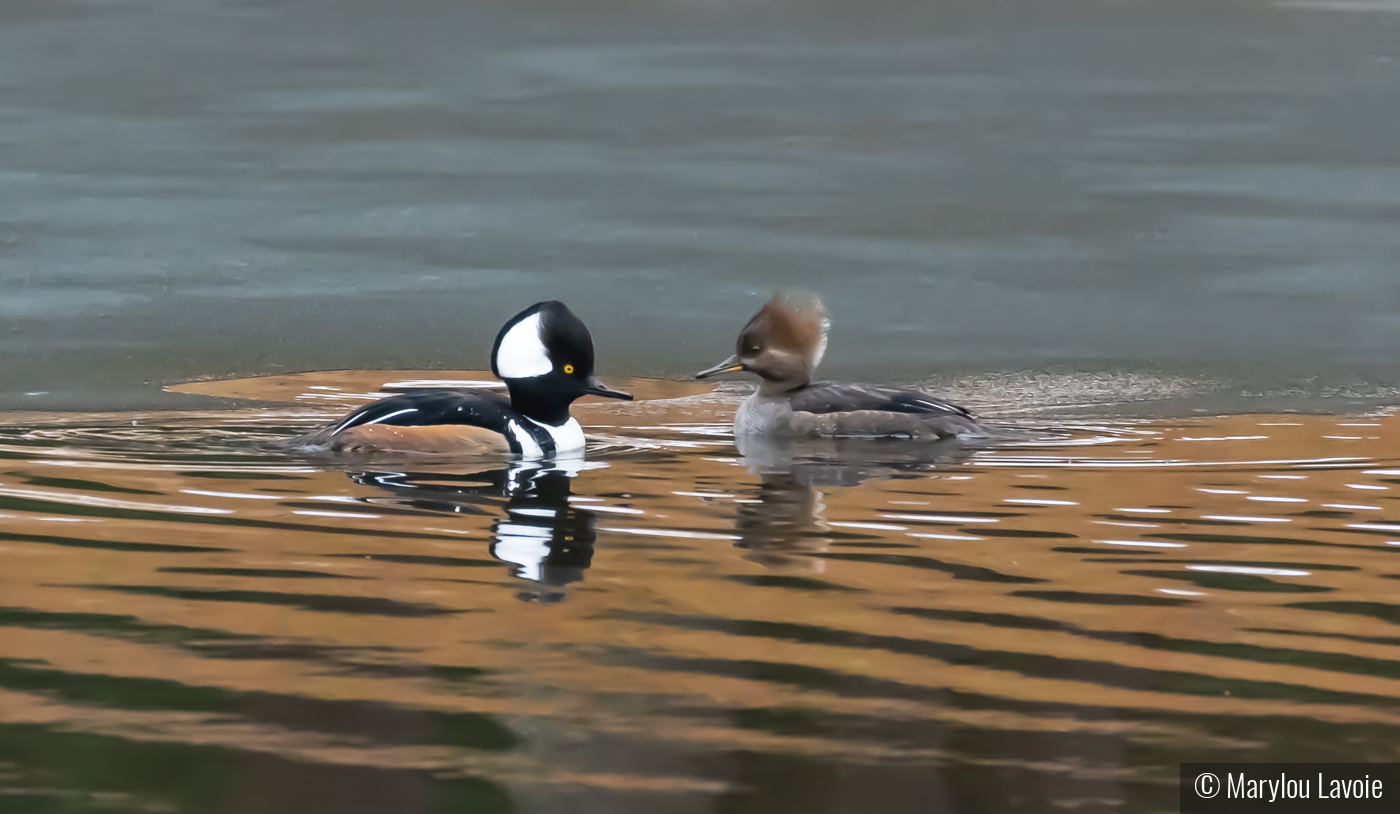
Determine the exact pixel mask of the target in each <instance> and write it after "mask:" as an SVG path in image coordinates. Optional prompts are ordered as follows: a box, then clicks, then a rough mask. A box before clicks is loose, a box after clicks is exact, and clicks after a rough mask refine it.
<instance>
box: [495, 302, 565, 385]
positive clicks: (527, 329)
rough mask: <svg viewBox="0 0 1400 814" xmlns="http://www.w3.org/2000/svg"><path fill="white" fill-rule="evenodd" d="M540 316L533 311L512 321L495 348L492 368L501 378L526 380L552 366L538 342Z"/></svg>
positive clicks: (540, 325)
mask: <svg viewBox="0 0 1400 814" xmlns="http://www.w3.org/2000/svg"><path fill="white" fill-rule="evenodd" d="M543 317H544V315H543V314H541V313H539V312H536V313H533V314H531V315H530V316H528V317H526V318H524V319H522V320H520V321H519V322H517V323H515V326H514V327H512V328H511V329H510V330H509V331H506V335H505V336H504V337H502V338H501V346H500V347H499V348H497V349H496V371H497V372H498V373H499V374H500V377H501V378H502V379H528V378H530V377H532V376H543V375H544V374H546V373H548V372H550V371H551V370H553V369H554V363H553V362H551V361H550V360H549V353H548V352H547V351H546V350H545V347H544V343H543V342H541V341H540V332H541V331H542V330H543V328H544V323H543V321H542V320H543Z"/></svg>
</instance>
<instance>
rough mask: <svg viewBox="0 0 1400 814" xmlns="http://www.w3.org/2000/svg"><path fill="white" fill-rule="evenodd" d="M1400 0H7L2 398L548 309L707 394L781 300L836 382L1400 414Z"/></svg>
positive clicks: (469, 360)
mask: <svg viewBox="0 0 1400 814" xmlns="http://www.w3.org/2000/svg"><path fill="white" fill-rule="evenodd" d="M1397 8H1400V6H1397V5H1396V4H1395V3H1392V2H1372V3H1336V4H1329V3H1317V4H1313V5H1312V6H1308V5H1306V4H1292V5H1290V4H1279V3H1267V2H1230V3H1182V2H1161V3H1151V2H1149V3H1129V4H1117V3H1095V2H1049V3H1045V2H1035V3H1030V2H1021V3H986V2H976V3H972V2H939V3H899V2H888V1H886V2H879V3H875V4H870V3H861V4H843V3H811V2H796V1H795V0H794V1H793V2H788V1H787V0H776V2H762V3H759V2H737V1H736V2H723V1H722V0H721V1H717V2H665V1H664V0H657V2H649V3H644V2H635V3H628V2H608V3H604V2H583V3H579V2H568V3H565V2H526V3H487V2H454V3H441V2H426V0H408V1H407V2H395V3H371V2H351V1H347V2H328V1H327V0H306V1H305V2H295V3H294V2H273V1H271V0H266V1H264V2H192V1H191V0H178V2H177V1H175V0H170V1H169V2H161V1H160V0H152V1H150V2H139V1H137V0H129V1H127V2H67V3H50V2H39V0H24V1H23V2H10V3H6V4H4V5H3V7H0V189H3V194H0V287H2V288H0V291H3V297H0V342H3V345H0V351H2V353H0V404H3V405H5V406H9V407H12V408H13V407H22V408H43V409H48V408H72V407H84V408H91V407H102V408H117V407H137V408H149V407H153V406H160V405H171V404H179V403H181V402H179V401H178V400H175V399H174V398H173V397H170V396H167V395H163V394H162V393H161V391H160V386H161V385H162V384H165V383H169V382H174V381H179V380H182V379H187V378H191V377H198V376H209V375H248V374H259V373H268V372H286V371H291V370H309V369H327V368H367V367H368V368H375V367H378V368H394V367H398V368H405V367H425V366H430V365H441V366H445V367H455V368H480V367H483V366H484V365H485V358H484V357H485V355H486V351H487V349H488V347H489V340H490V338H491V336H492V335H493V334H494V332H495V330H496V327H497V326H498V325H499V323H500V321H501V319H502V318H503V317H504V316H505V315H508V314H509V313H513V312H514V311H515V310H517V309H518V308H520V307H522V306H523V305H525V304H528V303H530V302H533V301H535V300H538V299H541V298H544V297H557V298H561V299H564V300H566V301H567V302H569V303H570V304H571V305H573V306H574V307H575V309H576V310H577V311H578V312H579V313H580V314H581V315H582V316H583V317H584V319H585V321H587V322H588V323H589V324H590V326H591V327H592V328H593V330H594V333H595V336H596V338H597V341H598V344H599V347H600V351H599V352H600V357H601V367H602V369H603V370H604V371H605V372H610V373H613V374H615V375H621V374H636V375H653V376H654V375H661V376H666V375H678V374H683V373H686V372H689V371H692V370H695V369H698V368H699V367H701V366H703V365H708V364H710V363H712V362H714V361H716V360H717V359H718V358H721V357H722V356H723V355H724V354H725V352H726V350H727V348H728V347H729V344H730V342H731V341H732V337H733V335H734V333H735V331H736V329H737V327H738V326H739V325H740V324H742V322H743V320H744V318H745V317H746V315H747V314H748V313H749V312H750V311H751V310H752V309H753V308H754V306H755V305H756V304H757V303H758V302H759V301H760V300H761V299H762V298H763V297H766V296H767V294H768V293H769V292H770V291H771V290H772V288H773V287H774V286H776V285H779V284H793V283H801V284H804V285H806V286H808V287H811V288H813V289H816V290H817V291H818V292H820V293H822V294H823V295H824V296H826V297H827V299H828V301H829V302H830V304H831V306H832V310H833V312H834V317H835V323H836V333H835V335H834V337H833V344H832V348H831V353H830V354H829V356H828V363H827V365H828V367H827V371H826V372H827V373H829V374H832V375H837V376H851V377H859V378H872V379H881V378H885V379H890V378H893V379H902V380H915V379H924V378H929V377H940V378H942V379H945V380H949V381H959V380H963V379H966V378H967V377H973V378H974V379H975V377H977V376H980V375H987V374H992V373H996V374H1001V373H1005V372H1011V373H1016V372H1020V371H1044V370H1047V369H1054V370H1063V371H1066V372H1068V373H1085V374H1105V373H1109V374H1117V373H1120V372H1123V371H1133V372H1137V373H1141V374H1152V375H1165V376H1180V377H1186V378H1188V379H1189V380H1190V381H1192V382H1195V383H1196V384H1197V385H1199V386H1197V387H1195V388H1194V390H1193V392H1199V393H1203V394H1205V396H1203V401H1202V403H1204V404H1207V405H1209V406H1219V405H1220V404H1222V403H1224V402H1222V401H1221V399H1225V400H1226V401H1228V400H1229V398H1232V397H1236V396H1239V395H1240V394H1246V395H1250V396H1253V397H1261V396H1262V397H1264V398H1265V400H1266V401H1268V402H1269V404H1270V406H1291V405H1293V404H1295V403H1302V402H1304V401H1306V400H1307V399H1309V398H1313V397H1316V396H1338V397H1358V396H1359V397H1377V396H1378V397H1381V398H1386V397H1393V395H1394V394H1393V392H1392V391H1391V390H1390V389H1389V385H1390V384H1391V383H1393V382H1394V381H1395V380H1396V378H1397V373H1400V371H1397V369H1396V368H1397V366H1396V364H1395V363H1394V362H1393V361H1392V359H1393V353H1392V350H1393V348H1394V347H1396V345H1397V341H1398V340H1400V274H1397V264H1400V229H1397V228H1396V220H1397V215H1400V61H1397V60H1398V59H1400V15H1397V14H1395V13H1393V12H1395V11H1396V10H1397ZM29 393H38V394H39V395H26V394H29ZM1212 394H1213V395H1212ZM1212 399H1214V400H1212Z"/></svg>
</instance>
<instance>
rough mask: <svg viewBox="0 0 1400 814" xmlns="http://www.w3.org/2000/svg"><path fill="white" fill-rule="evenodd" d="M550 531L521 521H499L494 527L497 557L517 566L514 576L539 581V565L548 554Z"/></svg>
mask: <svg viewBox="0 0 1400 814" xmlns="http://www.w3.org/2000/svg"><path fill="white" fill-rule="evenodd" d="M550 537H551V535H550V531H549V529H547V528H544V527H541V526H527V525H524V524H522V523H501V524H500V526H498V527H497V528H496V547H495V549H494V551H493V552H492V553H494V554H495V555H496V557H497V559H500V560H504V561H505V562H509V563H514V564H515V565H516V566H518V570H517V571H516V574H515V575H516V576H517V577H520V578H521V579H528V580H530V581H531V582H539V581H540V566H541V565H543V564H544V561H545V558H546V557H548V556H549V540H550Z"/></svg>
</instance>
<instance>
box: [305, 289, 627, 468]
mask: <svg viewBox="0 0 1400 814" xmlns="http://www.w3.org/2000/svg"><path fill="white" fill-rule="evenodd" d="M491 372H492V373H494V374H496V376H498V377H499V378H500V379H501V380H502V381H504V382H505V383H506V389H507V391H508V392H509V393H510V398H509V399H506V398H503V397H501V396H500V395H497V394H496V393H492V392H489V391H481V390H427V389H425V390H419V391H414V392H409V393H404V394H402V395H397V396H390V397H389V398H385V399H380V400H379V401H376V402H374V403H373V404H369V405H366V406H364V407H361V408H360V409H358V410H356V411H355V412H353V413H351V414H350V415H348V416H346V417H345V419H343V420H341V421H338V422H336V423H335V424H333V425H331V426H329V427H325V428H324V429H321V430H318V431H316V432H314V433H312V434H310V435H308V436H305V437H304V438H302V439H300V440H299V442H298V445H299V446H302V447H309V448H319V449H328V450H331V451H333V452H449V453H467V452H470V453H484V452H501V453H511V454H514V455H519V456H521V457H524V458H545V457H551V456H554V455H571V454H572V455H576V454H578V453H581V452H582V451H583V447H584V439H583V430H582V428H580V427H579V425H578V421H577V420H575V419H574V418H573V417H572V416H570V415H569V406H570V405H571V404H573V403H574V401H575V400H577V399H578V398H580V397H582V396H602V397H603V398H610V399H624V400H626V401H631V400H632V396H631V394H629V393H624V392H622V391H620V390H613V389H611V388H609V387H605V386H604V385H603V383H602V382H600V381H598V380H597V379H595V378H593V337H592V336H590V335H589V333H588V328H586V327H584V324H583V322H582V321H581V320H579V318H578V317H576V316H574V314H573V312H572V311H570V310H569V309H568V307H567V306H565V305H564V303H562V302H556V301H553V300H551V301H548V302H541V303H536V304H535V305H532V306H530V307H529V308H526V309H525V310H524V311H521V312H520V313H518V314H516V315H515V316H514V317H512V318H511V320H510V321H509V322H507V323H506V324H505V326H504V327H503V328H501V331H500V333H498V334H496V344H495V345H494V346H493V347H492V349H491Z"/></svg>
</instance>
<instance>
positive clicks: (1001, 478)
mask: <svg viewBox="0 0 1400 814" xmlns="http://www.w3.org/2000/svg"><path fill="white" fill-rule="evenodd" d="M422 375H424V374H404V375H403V376H400V377H398V378H397V379H395V381H398V382H403V381H405V380H410V379H413V378H421V376H422ZM432 375H433V376H434V377H436V378H449V379H473V378H479V377H480V374H471V373H464V374H444V373H441V372H439V373H435V374H432ZM385 378H386V377H385V376H384V375H382V374H379V375H375V374H363V373H354V374H334V373H327V374H314V375H308V376H300V377H286V378H281V379H260V380H244V381H235V382H214V383H200V384H194V385H189V386H187V387H185V388H182V389H185V390H188V391H190V392H199V393H207V394H215V395H221V396H224V397H226V398H229V399H230V400H228V401H226V402H224V403H225V404H227V405H229V406H228V407H227V408H225V409H221V410H218V411H208V410H206V411H203V412H196V413H158V414H149V413H147V414H104V415H92V414H83V415H76V414H57V413H54V414H34V415H27V416H12V417H11V418H10V420H8V421H7V422H6V426H5V427H4V428H3V429H0V518H3V521H2V522H3V525H0V555H3V558H4V562H5V568H4V569H3V571H0V586H3V587H2V588H0V597H2V599H0V626H2V627H3V634H0V790H3V794H4V796H3V800H4V806H6V809H5V810H35V811H50V810H55V811H56V810H93V811H182V812H183V811H200V812H205V811H216V812H254V811H256V812H279V811H286V812H292V811H298V812H304V811H326V812H332V811H333V812H355V811H365V812H369V811H376V812H378V811H390V810H392V811H405V812H417V811H561V812H563V811H570V812H573V811H617V810H624V811H648V812H650V811H754V812H759V811H762V812H789V811H790V812H812V811H831V812H838V811H839V812H848V811H857V810H871V811H873V810H880V811H905V810H907V811H958V812H975V811H1048V810H1078V811H1124V812H1127V811H1132V812H1153V811H1172V810H1175V805H1176V786H1175V783H1176V771H1177V768H1176V767H1177V764H1178V763H1179V762H1181V761H1182V760H1185V759H1211V758H1218V759H1230V760H1260V761H1263V760H1337V761H1342V760H1376V761H1379V760H1397V759H1400V753H1398V752H1397V744H1400V707H1398V706H1397V698H1400V683H1397V679H1400V631H1397V629H1396V625H1397V624H1400V603H1397V602H1396V601H1395V593H1396V584H1397V583H1396V582H1395V580H1396V579H1400V505H1397V503H1396V495H1397V494H1400V424H1397V418H1396V417H1394V416H1393V415H1392V414H1391V413H1390V412H1388V411H1387V412H1379V413H1375V414H1368V415H1358V416H1347V417H1333V416H1309V415H1291V414H1290V415H1271V416H1261V415H1246V416H1237V417H1229V418H1199V419H1188V420H1117V421H1096V422H1089V421H1082V422H1075V421H1069V420H1063V421H1059V422H1058V423H1057V424H1056V425H1055V426H1054V427H1051V428H1045V427H1041V428H1038V429H1037V434H1038V436H1039V437H1041V439H1042V440H1038V441H1027V442H1023V443H1019V444H1009V445H1004V446H993V447H984V448H952V449H948V448H935V449H934V450H933V451H932V452H929V453H927V454H921V455H919V456H913V455H909V454H906V451H907V447H897V448H889V447H881V446H879V445H876V446H866V447H863V448H859V449H851V448H847V449H843V450H842V454H841V456H839V457H831V456H830V455H829V454H826V453H829V452H830V451H829V450H827V451H825V452H823V451H821V450H816V451H812V452H810V453H809V454H805V455H797V456H787V457H784V456H771V455H767V456H765V457H764V459H763V460H758V459H756V458H750V459H746V458H743V457H740V456H738V455H737V454H736V452H735V449H734V446H733V443H732V439H731V437H730V436H729V433H728V426H727V424H728V421H729V419H730V417H731V416H732V410H733V407H734V404H735V394H734V392H733V391H731V390H728V389H722V390H721V391H719V392H711V391H710V390H708V389H707V388H699V387H696V386H694V385H691V384H687V383H676V382H646V381H634V382H630V383H624V382H615V383H617V384H628V385H630V386H631V387H634V388H636V389H637V391H638V393H639V395H641V396H643V397H644V399H643V400H639V401H638V402H636V403H633V404H617V403H592V404H586V405H580V407H579V409H578V413H579V414H580V416H581V417H582V420H583V423H584V424H585V426H586V427H587V429H588V431H589V432H590V434H591V436H592V439H593V443H592V447H591V449H590V454H589V457H588V461H587V463H586V464H585V465H584V466H582V467H581V468H580V467H574V468H572V469H570V470H564V469H559V468H552V467H536V466H526V465H518V464H517V465H513V466H512V465H500V466H496V467H494V468H493V466H492V465H487V466H479V465H478V466H472V465H470V464H467V463H465V462H460V461H458V462H452V461H441V460H435V459H430V458H418V459H399V460H378V461H376V460H373V459H368V460H361V461H350V462H342V463H339V464H337V463H334V462H328V461H325V460H315V459H306V458H301V457H297V456H295V455H289V454H286V453H283V452H280V451H278V450H277V448H276V446H275V442H276V441H278V440H280V439H282V438H285V437H287V436H289V435H291V434H293V433H296V432H299V431H302V430H305V429H306V428H307V427H308V426H309V425H310V424H311V423H313V422H314V421H315V420H317V418H318V416H326V415H330V414H332V413H335V412H337V411H340V410H342V409H343V408H344V407H345V406H347V405H349V404H351V403H355V402H356V401H357V400H360V399H363V398H367V397H369V395H370V393H371V392H372V391H373V390H374V389H375V388H376V387H377V386H378V385H379V384H380V383H381V382H384V381H385ZM254 397H255V398H258V399H260V401H259V402H258V403H255V404H254V403H250V402H240V401H236V400H233V399H237V398H254ZM1004 417H1005V416H1004ZM1008 420H1010V419H1008ZM895 453H898V454H895Z"/></svg>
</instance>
